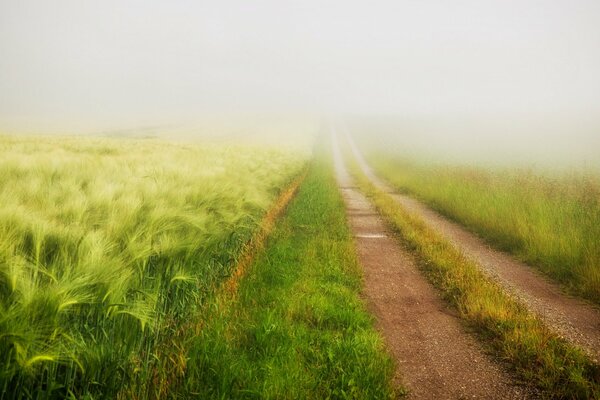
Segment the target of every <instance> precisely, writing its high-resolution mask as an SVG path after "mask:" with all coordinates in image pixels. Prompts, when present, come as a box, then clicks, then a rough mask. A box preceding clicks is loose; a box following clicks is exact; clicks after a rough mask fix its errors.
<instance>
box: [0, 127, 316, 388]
mask: <svg viewBox="0 0 600 400" xmlns="http://www.w3.org/2000/svg"><path fill="white" fill-rule="evenodd" d="M308 155H309V153H308V152H307V151H306V150H303V151H299V150H298V149H296V151H292V150H290V149H284V150H282V149H278V148H273V147H269V146H261V147H260V148H259V147H256V146H250V145H247V144H238V145H236V144H232V143H217V144H214V143H213V144H211V143H204V144H189V143H182V142H180V143H177V142H166V141H162V140H157V139H146V140H144V139H127V138H119V139H115V138H111V139H108V138H93V137H88V138H83V137H12V136H2V137H0V354H1V357H2V364H1V365H2V368H1V371H0V393H1V396H0V397H1V398H23V399H34V398H35V399H44V398H67V397H68V398H153V397H159V396H161V395H163V394H164V393H166V390H167V389H166V388H168V387H169V386H170V385H174V384H175V383H176V382H177V379H178V377H181V376H182V374H183V373H184V370H185V364H186V353H187V347H186V346H187V341H186V340H187V338H186V335H187V334H188V333H187V332H185V331H183V328H184V327H185V324H183V322H184V321H186V320H188V319H190V318H197V316H198V315H199V313H200V312H201V311H202V310H203V309H204V308H206V307H207V304H209V303H210V299H211V298H212V297H214V293H215V291H216V290H217V288H218V287H219V285H220V284H221V282H222V281H223V280H224V279H225V278H227V277H228V276H229V275H230V274H231V269H232V268H233V266H234V265H235V261H236V258H237V257H238V256H239V254H240V252H241V250H242V248H243V247H244V245H245V244H247V243H248V242H249V240H250V239H251V238H252V235H253V233H254V232H255V231H256V229H257V227H258V226H259V224H260V221H261V218H262V216H263V215H264V214H265V212H266V211H267V210H268V209H269V207H270V205H271V204H272V202H273V201H274V200H275V199H276V197H277V196H278V194H279V193H280V191H281V190H282V189H283V188H284V187H286V186H287V185H288V184H289V183H290V182H291V181H292V180H293V179H294V177H295V176H297V175H298V174H299V173H300V172H301V171H302V170H303V168H304V166H305V165H306V162H307V159H308Z"/></svg>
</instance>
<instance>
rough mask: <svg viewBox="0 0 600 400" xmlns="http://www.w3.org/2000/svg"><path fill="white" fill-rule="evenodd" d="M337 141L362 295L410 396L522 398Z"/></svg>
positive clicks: (524, 392)
mask: <svg viewBox="0 0 600 400" xmlns="http://www.w3.org/2000/svg"><path fill="white" fill-rule="evenodd" d="M332 145H333V153H334V161H335V168H336V175H337V180H338V184H339V186H340V188H341V191H342V195H343V198H344V202H345V204H346V210H347V215H348V220H349V224H350V227H351V229H352V232H353V234H354V237H355V243H356V247H357V252H358V258H359V261H360V263H361V265H362V266H363V268H364V280H365V288H364V296H365V297H366V301H367V304H368V307H369V309H370V311H371V312H372V313H373V314H374V315H375V317H376V326H377V329H378V330H379V331H380V332H381V333H382V335H383V337H384V340H385V343H386V345H387V346H388V348H389V350H390V352H391V354H392V355H393V357H394V358H395V360H396V362H397V364H398V375H397V377H396V379H397V381H400V382H402V384H403V385H404V386H406V387H407V388H408V389H409V398H411V399H460V398H478V399H523V398H529V395H528V391H527V390H526V389H525V388H523V387H520V386H518V385H515V384H514V383H513V381H512V379H511V377H510V376H509V375H508V374H507V373H506V372H505V371H504V370H503V369H502V368H501V367H500V366H498V365H497V364H496V363H495V362H494V361H493V360H491V358H490V357H489V356H488V355H487V354H486V353H484V351H483V350H482V348H481V345H480V344H479V343H478V342H477V341H476V340H475V338H474V337H473V336H471V335H469V334H468V333H467V332H466V331H465V328H464V326H463V325H462V324H461V323H460V321H459V320H458V318H457V316H456V315H454V313H453V311H452V310H450V309H449V308H448V307H447V306H446V304H445V303H444V302H443V300H442V299H441V297H440V295H439V293H438V292H437V291H436V290H435V289H434V288H433V287H432V286H431V285H430V284H429V282H427V280H426V279H425V278H424V277H423V276H422V275H421V274H420V273H419V271H418V268H417V266H416V262H415V260H414V257H413V256H412V255H411V254H410V253H409V252H408V251H406V250H405V249H404V248H403V247H401V246H400V245H399V243H398V242H397V241H396V240H395V239H394V236H393V234H392V233H391V231H390V230H389V229H388V228H387V226H386V224H385V223H384V221H383V220H382V219H381V217H380V216H379V214H378V213H377V211H376V210H375V208H374V206H373V205H372V204H371V203H370V202H369V201H368V199H367V198H366V197H365V196H364V195H363V194H362V193H361V192H360V191H359V190H358V189H357V188H356V187H355V186H354V184H353V181H352V178H351V177H350V176H349V174H348V172H347V170H346V168H345V165H344V163H343V160H342V157H341V155H340V151H339V147H338V143H337V138H336V135H335V133H333V134H332Z"/></svg>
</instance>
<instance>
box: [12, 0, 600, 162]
mask: <svg viewBox="0 0 600 400" xmlns="http://www.w3.org/2000/svg"><path fill="white" fill-rule="evenodd" d="M598 21H600V2H598V1H594V0H575V1H566V0H564V1H557V0H554V1H550V0H548V1H531V0H524V1H475V0H468V1H458V2H446V1H374V2H357V1H338V0H335V1H328V2H318V1H313V0H308V1H302V2H300V1H298V2H296V1H287V2H281V1H274V0H263V1H253V2H244V1H241V0H230V1H220V2H208V1H183V0H181V1H172V2H166V1H140V0H129V1H117V0H108V1H102V2H92V1H79V0H57V1H52V2H47V1H41V0H39V1H32V0H21V1H1V2H0V132H2V133H19V132H34V133H53V132H59V133H71V134H78V133H94V132H107V131H109V132H111V131H117V132H118V131H128V130H132V129H142V130H143V129H146V130H151V131H152V132H155V131H161V130H167V131H168V130H173V129H172V127H178V128H177V129H180V127H188V126H196V125H197V124H198V123H199V121H202V120H204V119H206V118H214V116H215V115H217V116H219V118H221V119H227V118H234V117H235V118H237V117H238V116H240V115H243V116H248V115H251V116H254V115H295V116H298V115H322V114H329V115H331V114H340V115H351V116H352V115H354V116H356V115H361V116H371V117H373V116H382V115H385V116H393V117H394V118H399V119H402V120H403V121H411V122H410V124H409V125H405V126H410V129H408V128H405V129H403V130H402V132H403V134H405V135H415V136H418V137H420V138H421V139H423V143H424V145H427V143H438V144H439V143H450V144H451V146H449V147H453V146H454V147H455V148H456V151H455V152H454V153H453V154H457V152H458V151H459V150H460V149H463V150H464V149H465V148H467V147H468V148H471V147H475V149H473V150H469V151H466V152H465V154H482V153H481V152H478V149H479V148H478V145H477V143H479V142H486V140H487V141H488V142H489V141H490V140H491V141H498V143H500V142H502V143H500V144H498V143H497V144H494V146H496V147H497V148H498V147H502V146H504V144H505V143H511V142H512V141H514V140H515V139H519V143H520V144H521V147H520V148H521V149H525V150H524V151H527V149H531V148H535V147H536V146H538V144H539V143H540V140H541V139H543V138H544V137H546V138H547V137H550V136H552V137H557V138H560V140H558V141H557V143H558V142H560V143H569V142H570V141H577V145H576V146H575V147H576V148H578V149H579V148H582V149H585V150H586V151H584V152H583V153H585V154H584V156H585V157H586V159H591V158H593V157H594V153H593V151H595V150H593V149H597V148H598V136H599V135H600V131H599V130H598V127H599V126H600V123H599V121H600V117H599V116H600V74H598V71H600V25H599V24H598ZM388 118H389V117H388ZM432 121H436V122H432ZM473 121H476V122H473ZM195 124H196V125H195ZM432 124H434V125H435V129H433V128H431V126H432ZM164 127H167V128H164ZM163 128H164V129H163ZM181 129H183V128H181ZM191 131H192V132H193V130H191ZM389 132H390V134H393V135H398V134H399V133H398V132H399V131H398V130H397V129H391V130H389ZM424 132H427V133H424ZM465 132H467V133H465ZM548 135H549V136H548ZM486 138H488V139H489V140H488V139H486ZM540 138H541V139H540ZM542 141H543V140H542ZM524 143H526V144H527V145H526V146H523V144H524ZM548 143H550V142H548ZM467 144H468V146H467ZM594 146H595V147H594ZM488 147H489V146H488ZM446 148H448V146H446ZM537 148H538V149H539V146H538V147H537ZM556 149H558V150H559V151H558V154H560V151H562V152H563V154H566V153H568V152H570V154H571V155H573V154H579V153H576V151H575V150H573V148H572V147H571V148H569V147H567V148H565V147H564V146H563V145H562V144H561V145H557V146H555V147H554V150H556ZM554 150H553V151H551V152H550V151H549V152H548V153H546V154H557V152H556V151H554ZM577 151H578V150H577ZM583 153H582V154H583ZM599 158H600V157H599Z"/></svg>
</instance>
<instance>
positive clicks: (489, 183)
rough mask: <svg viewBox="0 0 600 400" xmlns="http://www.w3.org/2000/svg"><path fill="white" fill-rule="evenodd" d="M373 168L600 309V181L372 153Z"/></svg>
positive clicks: (590, 175) (595, 176) (589, 176)
mask: <svg viewBox="0 0 600 400" xmlns="http://www.w3.org/2000/svg"><path fill="white" fill-rule="evenodd" d="M371 150H372V151H369V152H367V158H368V161H369V163H370V164H371V165H372V166H373V168H374V169H375V170H376V171H377V173H378V174H380V175H381V176H382V177H383V178H385V179H386V180H388V181H389V182H390V183H391V184H392V185H394V186H395V187H396V188H398V189H399V190H400V191H403V192H407V193H410V194H412V195H415V196H416V197H417V198H419V199H421V200H422V201H424V202H425V203H427V204H428V205H430V206H431V207H432V208H434V209H436V210H437V211H439V212H441V213H442V214H444V215H446V216H448V217H450V218H452V219H454V220H456V221H457V222H459V223H461V224H463V225H465V226H466V227H468V228H469V229H471V230H472V231H474V232H476V233H477V234H479V235H480V236H481V237H483V238H485V239H486V240H487V241H488V242H490V243H492V244H494V245H495V246H496V247H498V248H500V249H502V250H505V251H509V252H511V253H513V254H515V255H516V256H517V257H518V258H520V259H522V260H523V261H525V262H527V263H528V264H531V265H533V266H535V267H537V268H539V269H540V270H541V271H543V272H544V273H546V274H547V275H549V276H550V277H552V278H553V279H555V280H556V281H558V282H561V283H562V284H563V285H564V287H565V288H566V289H567V290H568V291H569V292H571V293H574V294H578V295H580V296H583V297H585V298H587V299H590V300H592V301H594V302H596V303H600V240H599V238H600V176H599V175H598V174H594V173H591V172H590V173H583V172H571V173H566V172H565V173H562V174H558V173H556V172H555V173H554V174H543V173H541V172H539V171H538V172H533V171H532V170H525V169H516V168H512V169H511V168H504V169H488V168H485V167H482V166H459V165H456V164H454V165H453V164H434V163H424V162H418V161H414V160H413V161H409V159H406V158H402V156H399V155H394V154H390V153H387V152H385V151H382V150H381V149H379V150H377V149H374V148H372V149H371Z"/></svg>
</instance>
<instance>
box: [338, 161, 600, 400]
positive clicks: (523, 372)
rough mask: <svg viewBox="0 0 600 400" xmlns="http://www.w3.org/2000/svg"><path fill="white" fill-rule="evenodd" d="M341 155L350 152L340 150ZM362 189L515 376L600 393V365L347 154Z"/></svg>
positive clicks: (548, 389)
mask: <svg viewBox="0 0 600 400" xmlns="http://www.w3.org/2000/svg"><path fill="white" fill-rule="evenodd" d="M345 153H346V155H348V154H349V151H346V152H345ZM346 158H347V161H348V163H349V165H350V169H351V172H352V174H353V175H354V177H355V178H356V180H357V183H358V185H359V187H360V188H361V190H362V191H364V192H365V193H366V194H367V195H368V196H369V198H371V199H372V201H373V202H374V203H375V204H376V206H377V208H378V210H379V211H380V212H381V213H382V214H383V215H384V216H385V217H386V218H387V219H388V220H389V221H390V222H391V224H392V225H393V226H394V227H395V228H396V230H397V231H398V233H399V234H400V235H401V237H402V239H404V241H405V242H406V244H407V245H408V246H409V247H410V248H411V250H413V251H414V252H415V254H416V255H417V256H418V259H419V265H420V267H421V268H422V270H423V271H424V272H425V274H426V276H427V277H428V278H429V280H430V281H431V282H432V283H433V284H434V285H435V286H436V287H437V288H439V289H440V290H441V291H442V293H443V294H444V297H445V298H446V300H447V301H448V302H449V303H450V304H452V305H453V306H454V307H456V308H457V309H458V311H459V312H460V315H461V317H462V318H464V319H465V320H466V321H467V322H468V323H469V324H470V325H472V326H473V327H475V328H476V329H477V331H478V332H479V333H480V335H481V337H482V339H483V340H484V341H485V343H486V344H489V346H490V348H491V350H492V351H493V352H494V353H495V354H496V355H497V356H498V357H499V358H501V359H504V360H506V361H508V362H509V363H510V364H511V365H512V366H514V368H515V370H516V372H517V373H518V375H520V376H521V377H522V378H523V379H524V380H526V381H527V382H532V383H533V384H535V385H536V386H537V387H539V388H540V390H541V391H542V393H543V394H544V395H545V396H547V397H553V398H581V399H587V398H598V397H600V368H599V367H598V365H596V364H594V363H592V362H591V361H590V360H589V358H588V357H586V356H585V355H584V353H583V352H582V351H581V350H579V349H577V348H574V347H573V346H571V345H569V344H568V343H567V342H566V341H565V340H564V339H562V338H560V337H559V336H558V335H556V334H555V333H553V332H551V331H550V330H549V329H548V328H547V327H546V326H545V325H544V324H543V323H542V322H541V321H540V320H539V319H538V318H536V317H534V316H533V315H531V313H529V312H528V311H527V310H526V309H525V307H523V306H522V305H520V304H519V303H518V302H517V301H515V300H514V299H512V298H511V297H510V296H509V295H507V294H506V293H504V291H503V290H502V289H501V287H499V286H498V285H497V284H495V283H494V282H492V281H490V280H489V279H487V278H486V277H485V276H484V275H483V273H482V272H481V270H480V268H479V267H478V265H476V264H475V263H474V262H472V261H470V260H469V259H467V258H466V257H465V256H463V255H462V254H461V252H460V251H459V250H458V249H456V248H455V247H453V246H452V245H451V244H450V243H449V242H447V241H446V240H444V239H443V238H442V237H441V236H440V235H439V234H438V233H437V232H435V231H434V230H432V229H430V228H428V227H427V226H426V225H425V223H424V222H423V221H422V220H421V219H420V218H418V217H417V216H415V215H412V214H410V213H408V212H406V211H405V210H404V209H403V208H402V207H401V206H400V205H399V204H398V203H397V202H396V201H394V200H393V199H392V198H391V196H389V195H388V194H386V193H384V192H383V191H381V190H379V189H378V188H377V187H375V186H374V185H373V184H372V183H371V182H370V181H369V179H368V178H367V177H366V176H365V175H364V173H363V172H362V171H361V170H360V167H359V166H358V165H357V163H356V162H355V160H353V159H350V157H349V156H347V157H346Z"/></svg>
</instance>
